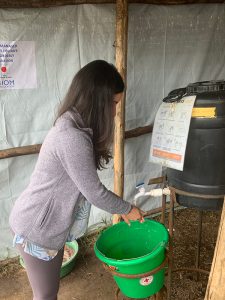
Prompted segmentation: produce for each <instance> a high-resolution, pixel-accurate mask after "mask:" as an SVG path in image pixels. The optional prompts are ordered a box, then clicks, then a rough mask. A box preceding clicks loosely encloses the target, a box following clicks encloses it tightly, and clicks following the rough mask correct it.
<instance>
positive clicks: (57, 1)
mask: <svg viewBox="0 0 225 300" xmlns="http://www.w3.org/2000/svg"><path fill="white" fill-rule="evenodd" d="M115 2H116V0H10V1H8V0H0V8H44V7H54V6H62V5H75V4H100V3H115ZM128 2H129V3H147V4H157V5H168V4H198V3H225V1H224V0H210V1H209V0H128Z"/></svg>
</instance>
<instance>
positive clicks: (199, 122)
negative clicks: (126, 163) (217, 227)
mask: <svg viewBox="0 0 225 300" xmlns="http://www.w3.org/2000/svg"><path fill="white" fill-rule="evenodd" d="M184 95H196V100H195V104H194V108H207V107H208V108H211V110H213V108H215V117H213V118H212V117H192V118H191V124H190V130H189V135H188V140H187V148H186V154H185V161H184V169H183V171H178V170H174V169H171V168H167V178H168V183H169V185H170V186H172V187H175V188H177V189H179V190H183V191H186V192H190V193H196V194H204V195H225V81H205V82H197V83H194V84H189V85H188V86H187V87H186V88H181V89H177V90H174V91H172V92H171V93H170V94H169V95H168V97H166V98H165V99H164V101H165V102H174V101H180V100H181V99H182V97H183V96H184ZM195 110H196V109H195ZM177 202H178V203H179V204H180V205H183V206H186V207H193V208H198V209H202V210H217V209H220V208H221V207H222V205H223V198H220V199H202V198H196V197H190V196H181V195H177Z"/></svg>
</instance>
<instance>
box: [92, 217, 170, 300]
mask: <svg viewBox="0 0 225 300" xmlns="http://www.w3.org/2000/svg"><path fill="white" fill-rule="evenodd" d="M168 239H169V235H168V231H167V229H166V228H165V226H164V225H162V224H161V223H159V222H156V221H153V220H148V219H146V220H145V222H143V223H140V222H139V221H132V222H131V226H128V225H127V224H126V223H125V222H121V223H118V224H116V225H113V226H111V227H109V228H108V229H106V230H105V231H103V232H102V233H101V234H100V236H99V238H98V239H97V241H96V243H95V246H94V250H95V254H96V256H97V257H98V258H99V259H100V260H101V261H103V262H104V263H106V264H107V265H108V266H109V267H115V268H116V270H115V271H116V272H118V273H123V274H142V273H147V272H149V271H151V270H153V269H155V268H157V267H158V266H160V265H161V264H162V262H163V261H164V259H165V248H166V245H167V244H168ZM113 277H114V279H115V281H116V283H117V285H118V287H119V288H120V290H121V292H122V293H123V294H124V295H125V296H127V297H130V298H139V299H141V298H146V297H149V296H151V295H154V294H156V293H157V292H158V291H159V290H160V289H161V288H162V287H163V284H164V277H165V268H164V269H161V270H160V271H158V272H157V273H155V274H153V275H151V276H148V277H145V278H135V279H129V278H122V277H119V276H113Z"/></svg>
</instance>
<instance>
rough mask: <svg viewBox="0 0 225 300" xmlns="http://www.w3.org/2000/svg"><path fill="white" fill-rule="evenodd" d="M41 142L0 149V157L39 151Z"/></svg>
mask: <svg viewBox="0 0 225 300" xmlns="http://www.w3.org/2000/svg"><path fill="white" fill-rule="evenodd" d="M40 149H41V144H37V145H30V146H23V147H15V148H10V149H5V150H0V159H3V158H10V157H15V156H21V155H28V154H36V153H39V151H40Z"/></svg>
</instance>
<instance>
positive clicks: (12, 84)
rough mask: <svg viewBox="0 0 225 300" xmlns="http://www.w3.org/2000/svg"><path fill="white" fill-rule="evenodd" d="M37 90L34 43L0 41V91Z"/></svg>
mask: <svg viewBox="0 0 225 300" xmlns="http://www.w3.org/2000/svg"><path fill="white" fill-rule="evenodd" d="M34 88H37V76H36V63H35V43H34V41H8V42H6V41H0V90H6V89H7V90H9V89H34Z"/></svg>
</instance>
